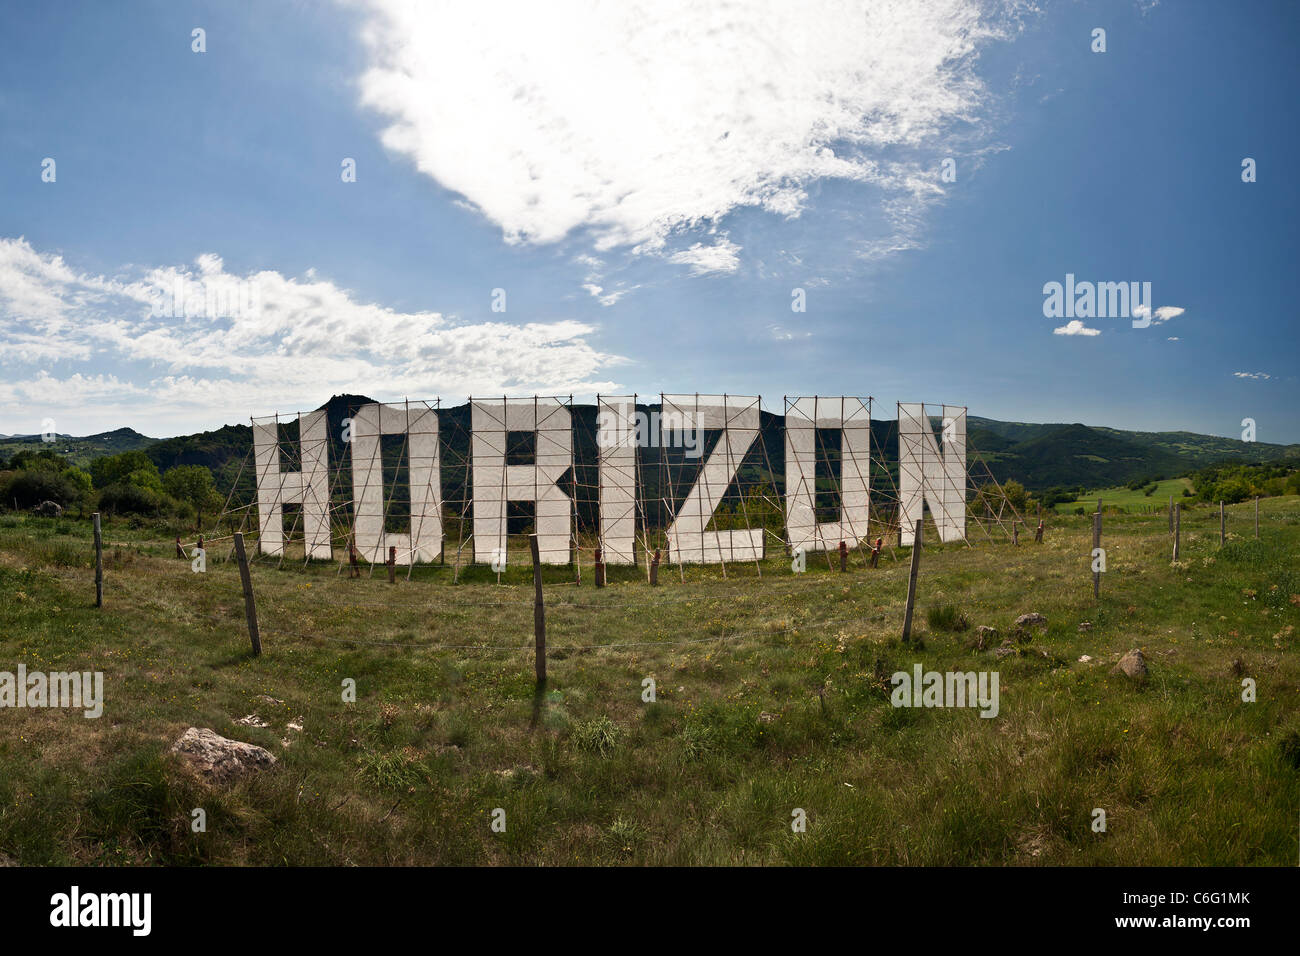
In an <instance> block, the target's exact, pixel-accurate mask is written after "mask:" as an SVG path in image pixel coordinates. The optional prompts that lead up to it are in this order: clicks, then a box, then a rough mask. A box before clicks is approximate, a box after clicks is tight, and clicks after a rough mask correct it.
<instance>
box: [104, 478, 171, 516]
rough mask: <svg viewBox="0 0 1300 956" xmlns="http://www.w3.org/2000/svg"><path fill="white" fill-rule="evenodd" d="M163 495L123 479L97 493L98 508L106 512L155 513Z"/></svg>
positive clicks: (160, 508)
mask: <svg viewBox="0 0 1300 956" xmlns="http://www.w3.org/2000/svg"><path fill="white" fill-rule="evenodd" d="M162 506H163V497H162V495H160V494H159V493H158V492H156V491H154V490H153V489H151V488H142V487H140V486H139V485H133V484H129V483H127V482H124V481H119V482H116V483H115V484H111V485H109V486H108V487H107V488H105V489H104V490H103V491H101V492H100V493H99V509H100V510H101V511H103V512H105V513H106V514H124V515H149V516H154V515H157V514H158V512H159V511H161V510H162Z"/></svg>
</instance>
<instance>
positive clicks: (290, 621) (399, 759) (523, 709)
mask: <svg viewBox="0 0 1300 956" xmlns="http://www.w3.org/2000/svg"><path fill="white" fill-rule="evenodd" d="M1253 507H1254V506H1253V502H1252V503H1250V504H1248V505H1241V506H1237V507H1233V508H1231V509H1230V517H1229V525H1228V526H1229V529H1230V531H1231V532H1232V534H1231V536H1230V538H1229V541H1228V544H1227V545H1226V547H1223V548H1220V545H1219V540H1218V514H1217V509H1214V510H1211V509H1209V508H1199V509H1192V510H1190V511H1188V512H1187V513H1185V514H1184V520H1183V552H1182V560H1181V561H1180V562H1179V563H1178V564H1177V565H1176V566H1174V565H1171V563H1170V541H1169V536H1168V534H1167V532H1166V525H1165V519H1164V516H1163V515H1159V516H1136V515H1134V516H1116V517H1109V516H1108V517H1107V519H1106V522H1105V537H1104V542H1103V543H1104V544H1105V545H1106V547H1107V563H1108V570H1107V572H1106V574H1105V575H1103V582H1102V596H1101V599H1100V601H1094V598H1093V595H1092V584H1091V575H1090V574H1089V554H1088V551H1089V548H1090V547H1091V537H1090V535H1091V532H1090V524H1089V522H1090V519H1088V518H1083V517H1075V516H1062V517H1053V518H1051V519H1050V520H1049V521H1048V525H1047V534H1046V539H1045V542H1044V543H1043V544H1041V545H1035V544H1034V543H1033V541H1032V536H1031V535H1025V536H1022V541H1024V542H1025V543H1022V544H1021V545H1020V546H1019V547H1012V546H1011V545H1010V544H1009V543H996V544H994V543H988V542H984V543H979V544H976V545H975V546H974V547H967V546H965V545H949V546H937V547H927V548H926V550H925V552H924V556H923V560H922V563H921V572H920V584H919V598H918V613H917V622H916V626H915V631H914V640H913V642H912V644H911V645H905V644H903V643H901V642H900V640H899V637H900V629H901V622H902V617H903V603H904V599H905V595H906V585H907V561H906V559H907V553H906V552H903V551H899V552H897V553H887V554H885V555H883V556H882V559H881V566H880V568H879V569H878V570H868V569H866V568H864V567H863V566H862V563H861V561H860V558H859V556H858V555H856V554H855V555H854V556H853V558H854V565H853V567H852V568H851V570H850V572H849V573H847V574H842V573H839V572H838V570H834V571H832V570H830V569H828V568H827V566H826V564H825V563H824V562H820V563H819V562H818V561H812V560H810V561H809V564H808V571H807V573H805V574H802V575H795V574H792V573H791V571H790V569H789V566H788V564H786V563H785V562H784V561H780V560H775V559H774V560H772V561H771V562H768V563H767V564H765V565H764V566H763V567H762V569H761V571H762V576H761V581H759V580H758V579H757V578H758V571H757V570H756V569H755V568H754V566H753V565H749V566H738V565H732V566H729V567H728V569H727V577H726V579H725V580H724V579H723V577H722V573H721V570H720V569H718V568H716V567H713V568H705V569H702V568H691V569H688V570H687V571H686V574H685V581H684V582H683V581H682V580H681V579H680V577H679V575H678V571H677V569H676V568H669V567H667V566H665V567H664V568H663V569H662V571H661V575H660V579H661V586H660V587H658V588H656V589H651V588H650V587H648V586H647V584H646V583H645V580H644V578H643V577H642V576H641V573H640V572H638V571H636V570H633V569H616V570H613V571H611V578H612V580H611V583H610V586H609V587H607V588H605V589H603V590H599V591H597V590H596V589H594V588H593V587H591V585H590V581H591V575H590V569H589V568H588V569H585V571H584V576H583V577H584V580H583V584H582V586H580V587H576V586H574V585H573V584H572V583H568V579H569V578H571V576H572V573H571V571H570V570H569V569H560V568H556V569H548V570H547V575H546V576H547V584H546V596H547V602H548V604H549V607H548V609H547V626H548V634H549V646H550V653H549V655H548V660H549V670H550V681H549V685H548V687H547V689H546V691H545V693H544V694H542V695H541V696H540V697H538V696H536V695H535V694H534V687H533V660H532V652H531V643H532V619H533V608H532V586H531V578H530V573H529V571H528V570H527V569H526V568H525V567H524V566H523V562H522V557H521V556H520V560H519V561H516V564H515V566H513V567H512V568H511V569H510V570H509V571H508V572H507V573H506V575H505V576H504V578H503V583H501V584H497V583H495V575H492V574H491V573H490V572H489V571H488V569H486V568H475V569H472V570H471V571H470V572H469V573H468V574H465V573H462V575H461V581H460V583H459V584H456V585H453V584H452V583H451V577H452V570H451V568H449V567H447V568H440V567H428V568H420V569H417V570H416V571H415V573H414V575H413V577H412V580H409V581H408V580H405V579H404V578H403V579H402V580H399V582H398V583H397V584H393V585H390V584H388V582H387V580H386V577H385V575H384V574H383V572H382V569H380V570H379V571H377V573H376V574H375V575H374V576H373V577H365V578H363V579H361V580H348V579H347V578H346V575H343V576H340V575H339V574H338V571H337V568H336V567H335V566H333V565H319V564H318V565H313V566H310V567H307V568H304V567H302V566H301V564H298V563H294V564H292V565H291V564H289V563H286V564H285V566H284V567H282V568H276V567H275V565H274V564H273V563H267V562H264V561H262V562H258V563H257V564H255V566H254V568H253V581H254V585H255V588H256V591H257V596H258V608H259V614H260V617H261V623H262V628H263V635H262V640H263V645H264V653H263V655H262V656H261V657H259V658H254V657H252V656H251V655H250V653H249V647H248V637H247V633H246V630H245V626H244V616H243V601H242V597H241V592H240V587H239V580H238V573H237V570H236V568H235V566H234V565H233V564H227V563H223V561H222V560H221V559H222V558H223V557H224V551H222V549H221V547H220V546H219V545H218V544H213V545H211V550H210V561H209V565H208V570H207V572H206V573H205V574H195V573H192V572H191V571H190V567H189V563H188V562H184V561H180V560H178V559H176V558H174V557H172V553H173V549H172V546H171V545H170V544H169V543H168V542H167V540H165V536H164V535H162V534H159V533H156V532H155V533H153V534H150V532H149V531H148V529H142V530H135V531H131V530H129V529H128V528H127V527H126V526H125V525H122V526H119V525H110V526H108V527H107V528H106V538H107V540H108V541H109V542H110V544H109V546H108V547H107V549H106V569H105V582H106V601H105V607H104V609H103V610H102V611H97V610H96V609H95V608H94V607H93V593H94V591H93V576H92V572H91V570H90V553H91V549H90V534H89V528H88V525H87V524H86V523H84V522H73V521H56V520H44V519H34V518H24V517H16V516H8V517H3V516H0V670H8V671H14V670H15V669H16V667H17V665H18V664H19V663H24V664H26V666H27V668H28V670H29V671H32V670H45V671H53V670H71V669H84V670H97V671H102V672H103V673H104V679H105V693H106V699H107V700H106V704H105V710H104V715H103V717H102V718H100V719H97V720H88V719H85V718H83V717H82V716H81V714H80V712H71V711H66V710H32V709H22V710H17V709H6V710H0V721H3V725H2V726H3V733H2V734H0V854H2V855H4V856H6V857H9V858H11V859H14V860H16V861H18V862H20V863H24V864H68V863H90V864H109V865H112V864H199V863H217V864H220V863H240V864H245V863H246V864H324V865H354V864H355V865H368V864H783V863H784V864H1082V865H1096V864H1101V865H1111V864H1140V865H1166V864H1193V865H1201V864H1205V865H1209V864H1226V865H1239V864H1275V865H1294V864H1295V863H1296V861H1297V855H1298V852H1300V850H1298V847H1297V819H1298V815H1300V706H1298V705H1300V655H1297V653H1296V648H1297V638H1296V633H1295V628H1296V625H1297V624H1300V564H1297V556H1298V553H1300V499H1297V498H1295V497H1289V498H1274V499H1267V500H1265V501H1264V503H1263V522H1262V539H1261V540H1260V541H1259V542H1256V541H1254V540H1253V532H1252V530H1251V518H1250V516H1253ZM150 538H159V539H163V540H150ZM930 540H934V538H933V536H931V538H930ZM515 560H516V558H515V556H514V555H512V561H515ZM945 606H953V607H955V608H956V609H957V612H958V613H957V614H955V615H954V614H951V613H949V614H948V615H947V617H946V618H945V617H944V616H943V615H941V614H939V613H937V612H938V609H940V608H943V607H945ZM932 611H935V612H936V613H935V615H934V620H935V621H936V622H938V623H946V624H947V626H949V627H951V626H953V625H952V624H951V623H949V622H951V620H952V618H954V617H956V618H961V617H964V618H965V619H966V621H967V622H968V623H969V625H970V627H969V628H968V629H966V630H960V631H958V630H942V629H939V628H937V627H932V626H931V625H930V624H929V623H928V620H929V618H930V616H931V614H930V612H932ZM1030 611H1037V612H1040V613H1042V614H1044V615H1046V617H1047V620H1048V624H1047V627H1046V628H1045V629H1040V630H1037V631H1035V632H1034V633H1032V634H1030V635H1027V640H1026V641H1025V642H1023V643H1020V644H1018V645H1016V647H1017V650H1016V652H1015V653H1013V654H1011V655H1010V656H1007V657H1005V658H1004V659H997V658H996V657H995V655H994V653H993V648H994V647H996V646H997V645H998V643H1000V641H1001V640H1002V638H1005V637H1007V636H1009V635H1010V634H1011V631H1012V622H1013V621H1014V619H1015V618H1016V617H1017V615H1020V614H1022V613H1026V612H1030ZM1084 622H1088V623H1089V624H1090V627H1087V628H1085V629H1083V630H1081V629H1080V625H1081V624H1083V623H1084ZM960 623H961V622H960V620H958V622H957V626H960ZM978 625H989V626H993V627H996V628H998V629H999V631H1000V632H1001V634H1000V635H999V637H998V638H997V639H996V640H994V641H992V642H991V643H990V645H989V648H988V649H986V650H983V651H979V650H976V649H974V648H973V647H972V644H973V642H974V633H975V626H978ZM1134 647H1140V648H1142V649H1143V651H1144V653H1145V654H1146V656H1147V659H1148V662H1149V665H1150V669H1151V672H1150V677H1149V679H1148V680H1147V681H1146V682H1145V683H1142V684H1138V683H1134V682H1131V681H1130V680H1128V679H1127V678H1123V677H1116V676H1110V675H1109V673H1108V672H1109V671H1110V668H1111V666H1112V665H1113V664H1114V662H1115V661H1116V660H1117V659H1118V658H1119V656H1120V655H1121V654H1122V653H1124V652H1125V651H1127V650H1129V649H1130V648H1134ZM1084 656H1088V657H1090V658H1091V660H1088V661H1083V660H1081V658H1082V657H1084ZM915 663H919V664H922V665H923V666H924V668H925V669H926V670H938V671H948V670H962V671H990V670H995V671H997V672H998V673H999V675H1000V691H1001V700H1000V713H999V714H998V716H997V717H995V718H992V719H984V718H981V717H980V715H979V712H978V710H976V709H956V708H954V709H902V708H894V707H892V706H891V705H890V701H889V693H890V685H889V675H890V674H892V673H893V672H895V671H899V670H905V671H910V670H911V668H912V665H913V664H915ZM1243 676H1246V677H1250V678H1253V679H1254V680H1256V681H1257V682H1258V700H1257V701H1256V702H1254V703H1244V702H1243V701H1242V678H1243ZM345 678H352V679H354V680H355V681H356V686H357V700H356V702H355V703H351V704H349V703H344V702H343V700H342V693H341V685H342V682H343V681H344V679H345ZM646 678H653V680H654V681H655V683H656V692H657V701H656V702H654V703H646V702H643V700H642V694H643V681H644V680H645V679H646ZM249 715H256V716H257V718H258V720H256V721H254V723H263V722H264V723H266V724H267V726H265V727H258V726H248V725H244V724H239V723H236V721H237V720H238V719H240V718H243V717H246V716H249ZM291 725H292V726H291ZM190 726H198V727H211V728H213V729H214V730H216V731H217V732H218V733H220V734H223V735H225V736H229V737H234V738H238V739H241V740H246V741H250V742H252V743H256V744H260V745H262V746H264V747H266V748H268V749H269V750H270V751H271V752H272V753H274V754H275V755H276V756H277V757H278V758H279V760H280V763H279V765H278V766H277V767H276V768H274V769H272V770H270V771H267V772H265V773H262V774H260V775H258V776H255V777H251V778H248V779H246V780H243V781H241V782H239V783H236V784H234V785H232V786H230V787H228V788H223V789H207V788H205V787H204V786H203V785H201V784H199V783H198V782H197V781H196V780H194V779H193V778H192V777H191V776H190V775H189V774H188V773H187V772H186V771H185V769H184V768H183V767H182V766H181V764H180V763H179V762H178V759H177V758H175V757H172V756H170V755H169V754H168V749H169V746H170V744H171V743H172V742H173V741H174V740H176V738H177V737H179V736H180V734H181V733H182V732H183V731H184V730H185V728H187V727H190ZM299 727H300V728H301V729H297V728H299ZM194 808H203V809H204V810H205V811H206V814H207V830H206V832H203V833H194V832H192V831H191V827H190V821H191V811H192V810H193V809H194ZM498 808H500V809H502V810H504V811H505V820H506V829H505V832H503V833H497V832H493V831H492V829H491V827H490V822H491V820H492V816H493V811H494V810H496V809H498ZM1094 808H1101V809H1104V810H1105V812H1106V821H1107V827H1106V830H1105V832H1101V833H1099V832H1094V830H1093V827H1092V823H1093V810H1094ZM796 809H802V810H804V811H805V812H806V816H807V829H806V832H803V833H795V832H792V829H791V825H790V824H791V820H792V812H793V811H795V810H796Z"/></svg>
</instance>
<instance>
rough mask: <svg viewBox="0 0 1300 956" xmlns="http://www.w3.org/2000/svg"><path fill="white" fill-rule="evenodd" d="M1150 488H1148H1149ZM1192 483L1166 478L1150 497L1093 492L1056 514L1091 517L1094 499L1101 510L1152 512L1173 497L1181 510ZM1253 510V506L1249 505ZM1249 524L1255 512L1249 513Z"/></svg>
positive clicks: (1127, 492) (1064, 503)
mask: <svg viewBox="0 0 1300 956" xmlns="http://www.w3.org/2000/svg"><path fill="white" fill-rule="evenodd" d="M1148 487H1149V486H1148ZM1191 487H1192V482H1191V479H1189V478H1166V479H1165V480H1164V481H1158V482H1156V490H1155V491H1153V492H1152V493H1151V494H1149V495H1148V494H1145V493H1144V489H1142V488H1139V489H1137V490H1136V491H1134V490H1133V489H1131V488H1125V487H1123V486H1122V485H1121V486H1119V487H1117V488H1099V489H1097V490H1096V491H1090V492H1088V493H1087V494H1086V495H1084V496H1083V497H1081V498H1079V499H1077V500H1076V501H1062V502H1059V503H1057V505H1056V511H1057V513H1058V514H1073V513H1074V510H1075V509H1076V508H1084V509H1086V513H1087V514H1092V513H1093V512H1094V511H1096V510H1097V499H1098V498H1100V499H1101V501H1102V507H1103V508H1122V509H1124V510H1127V511H1134V512H1139V513H1140V512H1146V511H1149V510H1151V509H1153V508H1154V509H1166V510H1167V509H1168V508H1169V498H1170V496H1171V495H1172V496H1173V499H1174V501H1176V502H1178V501H1181V502H1182V503H1183V505H1184V507H1185V506H1186V505H1187V502H1188V499H1186V498H1184V497H1183V490H1184V489H1186V488H1191ZM1251 507H1252V508H1253V507H1254V504H1253V503H1252V504H1251ZM1251 517H1252V520H1253V519H1254V512H1253V511H1252V512H1251Z"/></svg>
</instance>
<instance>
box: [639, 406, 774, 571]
mask: <svg viewBox="0 0 1300 956" xmlns="http://www.w3.org/2000/svg"><path fill="white" fill-rule="evenodd" d="M662 402H663V419H664V420H665V421H672V422H681V423H683V424H684V426H685V427H688V428H694V429H697V430H699V431H700V432H703V430H704V429H722V437H721V438H719V439H718V444H717V445H716V446H715V447H714V449H713V453H712V454H711V455H709V457H708V459H707V460H706V461H705V462H704V467H703V468H701V469H700V475H699V478H697V479H696V481H695V487H694V488H692V489H691V493H690V494H689V495H688V496H687V497H686V500H685V501H684V502H683V503H682V506H681V508H679V509H678V511H677V516H676V517H675V518H674V519H673V523H672V525H671V526H670V527H669V528H668V553H669V556H670V558H671V560H673V561H675V562H678V563H694V564H720V563H722V562H723V561H757V560H759V559H761V558H762V557H763V529H762V528H746V529H744V530H743V531H706V530H705V528H706V527H707V526H708V524H709V521H710V520H711V519H712V518H713V512H714V511H715V510H716V509H717V507H718V503H719V502H720V501H721V500H722V496H723V495H724V494H726V491H727V486H728V485H730V484H731V480H732V479H733V478H734V477H736V472H737V471H738V470H739V468H740V463H741V462H742V461H743V460H744V458H745V453H746V452H747V451H749V448H750V446H751V445H753V444H754V440H755V439H756V438H758V429H759V425H760V423H761V421H762V419H761V417H760V413H759V405H758V398H757V397H752V398H751V397H748V396H745V397H737V396H734V395H732V396H726V395H704V396H701V395H664V396H663V397H662ZM661 440H662V436H661Z"/></svg>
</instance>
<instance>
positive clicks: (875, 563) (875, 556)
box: [871, 538, 885, 568]
mask: <svg viewBox="0 0 1300 956" xmlns="http://www.w3.org/2000/svg"><path fill="white" fill-rule="evenodd" d="M884 543H885V539H884V538H877V539H876V546H875V547H874V548H872V549H871V566H872V567H873V568H875V567H879V565H880V546H881V545H882V544H884Z"/></svg>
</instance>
